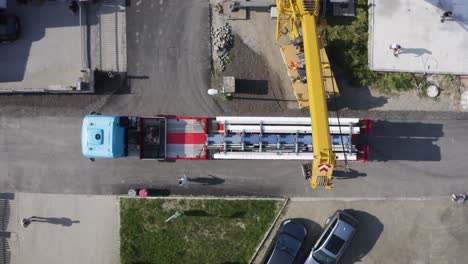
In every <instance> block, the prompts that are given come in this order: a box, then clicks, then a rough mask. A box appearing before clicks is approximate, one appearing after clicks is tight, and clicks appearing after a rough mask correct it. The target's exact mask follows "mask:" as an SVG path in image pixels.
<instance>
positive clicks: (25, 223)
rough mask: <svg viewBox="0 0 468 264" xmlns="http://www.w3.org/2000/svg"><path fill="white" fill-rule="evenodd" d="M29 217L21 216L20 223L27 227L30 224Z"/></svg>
mask: <svg viewBox="0 0 468 264" xmlns="http://www.w3.org/2000/svg"><path fill="white" fill-rule="evenodd" d="M31 222H32V221H31V218H23V220H21V225H22V226H23V227H24V228H26V227H28V226H29V225H30V224H31Z"/></svg>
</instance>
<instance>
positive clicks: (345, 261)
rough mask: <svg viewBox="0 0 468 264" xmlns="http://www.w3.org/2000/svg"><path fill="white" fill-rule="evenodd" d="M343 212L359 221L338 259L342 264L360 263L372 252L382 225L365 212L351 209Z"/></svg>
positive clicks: (382, 227)
mask: <svg viewBox="0 0 468 264" xmlns="http://www.w3.org/2000/svg"><path fill="white" fill-rule="evenodd" d="M344 211H345V212H347V213H349V214H351V215H352V216H354V217H355V218H356V219H357V220H358V221H359V227H358V230H357V232H356V235H355V236H354V238H353V240H352V241H351V243H350V245H349V248H347V249H346V251H345V253H344V254H343V256H342V258H341V259H340V263H342V264H351V263H356V262H359V261H361V259H362V258H363V257H364V256H366V255H367V254H368V253H369V252H370V251H371V250H372V248H373V247H374V245H375V243H376V242H377V240H378V239H379V237H380V235H381V234H382V232H383V230H384V225H383V224H382V222H380V220H379V219H378V218H377V217H375V216H374V215H371V214H369V213H367V212H363V211H358V210H353V209H345V210H344Z"/></svg>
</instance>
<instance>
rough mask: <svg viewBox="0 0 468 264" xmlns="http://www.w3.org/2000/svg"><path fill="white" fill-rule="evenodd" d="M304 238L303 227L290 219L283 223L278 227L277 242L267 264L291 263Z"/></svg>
mask: <svg viewBox="0 0 468 264" xmlns="http://www.w3.org/2000/svg"><path fill="white" fill-rule="evenodd" d="M306 236H307V229H306V228H305V227H304V225H302V224H301V223H298V222H295V221H293V220H291V219H289V220H286V221H284V222H283V224H282V225H281V227H280V231H279V235H278V240H277V241H276V244H275V247H274V248H273V252H272V253H271V256H270V258H269V259H268V262H267V263H268V264H289V263H293V262H294V259H295V258H296V256H297V254H298V253H299V249H300V248H301V246H302V243H303V242H304V240H305V238H306Z"/></svg>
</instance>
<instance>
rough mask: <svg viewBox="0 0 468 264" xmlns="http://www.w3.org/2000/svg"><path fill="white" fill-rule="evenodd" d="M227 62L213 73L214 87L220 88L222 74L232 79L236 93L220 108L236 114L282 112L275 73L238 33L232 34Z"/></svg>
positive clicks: (283, 101) (277, 79) (280, 90)
mask: <svg viewBox="0 0 468 264" xmlns="http://www.w3.org/2000/svg"><path fill="white" fill-rule="evenodd" d="M230 53H231V55H230V56H231V62H230V63H229V64H227V66H226V70H225V71H224V72H222V73H219V72H218V73H216V74H215V76H214V78H213V85H214V87H221V85H222V77H223V76H234V77H235V78H236V93H235V94H233V96H232V100H230V101H223V102H222V103H221V104H222V105H223V108H224V111H226V112H233V113H234V112H235V113H239V114H248V113H270V112H282V111H284V110H285V109H287V105H286V102H287V100H285V99H284V98H285V96H284V94H283V91H282V89H281V87H280V84H279V77H278V75H277V74H276V73H275V72H273V71H272V70H271V69H270V67H269V65H268V63H266V61H265V60H264V59H263V58H262V56H260V55H259V54H257V53H255V52H254V51H253V50H252V49H251V48H250V47H249V46H247V45H246V44H245V43H244V42H243V41H242V39H240V37H239V36H237V35H236V36H235V37H234V46H233V48H232V49H231V52H230Z"/></svg>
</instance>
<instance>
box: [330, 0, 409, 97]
mask: <svg viewBox="0 0 468 264" xmlns="http://www.w3.org/2000/svg"><path fill="white" fill-rule="evenodd" d="M356 7H357V8H356V16H355V17H352V18H340V17H338V18H337V17H331V18H329V19H328V22H329V25H328V26H327V27H326V28H325V30H324V35H325V37H324V42H325V44H326V45H327V51H328V54H329V56H330V60H331V62H332V63H334V64H335V65H337V66H339V67H340V68H342V69H343V70H344V72H345V74H346V77H347V78H348V79H349V81H350V82H351V83H352V84H354V85H358V86H371V87H372V88H374V89H378V90H380V91H381V92H383V93H386V94H392V93H396V92H400V91H407V90H410V89H414V84H415V83H414V78H413V77H412V76H411V74H409V73H378V72H373V71H371V70H369V64H368V50H367V45H368V38H369V34H368V32H369V30H368V29H369V22H368V21H369V20H368V11H367V8H368V6H367V1H366V0H359V1H357V5H356Z"/></svg>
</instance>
